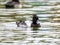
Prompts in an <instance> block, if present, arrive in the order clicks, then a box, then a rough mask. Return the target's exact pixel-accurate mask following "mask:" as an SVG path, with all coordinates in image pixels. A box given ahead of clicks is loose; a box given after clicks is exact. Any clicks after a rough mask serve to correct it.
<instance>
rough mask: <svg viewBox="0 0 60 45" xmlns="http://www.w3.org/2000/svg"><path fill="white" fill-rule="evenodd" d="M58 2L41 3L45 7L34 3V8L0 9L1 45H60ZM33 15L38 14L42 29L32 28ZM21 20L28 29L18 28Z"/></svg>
mask: <svg viewBox="0 0 60 45" xmlns="http://www.w3.org/2000/svg"><path fill="white" fill-rule="evenodd" d="M37 1H39V0H37ZM46 1H47V0H46ZM58 1H59V0H56V1H55V0H53V1H51V0H50V2H49V3H48V2H47V4H45V3H44V4H45V5H44V4H42V3H41V5H43V6H41V5H40V4H39V2H37V5H38V4H39V5H38V6H36V5H35V3H34V2H33V3H30V5H32V6H33V7H32V8H23V9H0V45H60V11H59V6H58V5H59V4H57V2H58ZM52 2H54V3H52ZM51 3H52V4H51ZM32 14H37V16H38V17H39V23H40V24H41V27H30V24H31V19H32ZM21 19H22V20H25V21H26V23H27V27H24V26H21V27H17V25H16V21H17V20H21Z"/></svg>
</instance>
